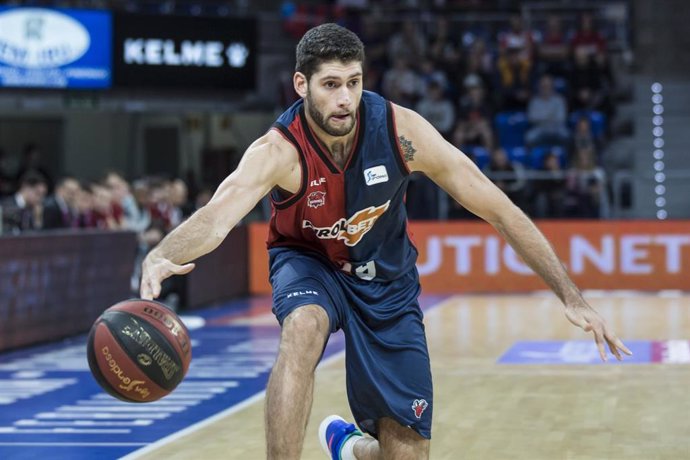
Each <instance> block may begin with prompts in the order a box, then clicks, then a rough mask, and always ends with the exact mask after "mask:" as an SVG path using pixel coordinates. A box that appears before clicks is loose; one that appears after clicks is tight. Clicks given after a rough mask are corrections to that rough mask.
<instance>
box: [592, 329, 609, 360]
mask: <svg viewBox="0 0 690 460" xmlns="http://www.w3.org/2000/svg"><path fill="white" fill-rule="evenodd" d="M594 341H595V342H596V343H597V348H598V349H599V356H600V357H601V360H602V361H606V360H607V358H606V347H605V346H604V338H603V334H602V331H601V330H600V329H594Z"/></svg>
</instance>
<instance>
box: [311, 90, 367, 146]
mask: <svg viewBox="0 0 690 460" xmlns="http://www.w3.org/2000/svg"><path fill="white" fill-rule="evenodd" d="M307 110H309V116H310V117H311V119H312V120H314V122H315V123H316V125H317V126H318V127H319V128H321V129H322V130H323V131H325V132H326V134H328V135H329V136H334V137H340V136H346V135H348V134H350V132H352V129H353V128H354V127H355V119H354V116H353V115H351V114H350V115H348V117H349V121H350V122H349V123H343V124H342V125H341V126H331V125H329V124H328V120H327V119H326V116H325V115H324V114H323V113H321V112H319V109H317V108H316V103H315V102H314V100H313V99H312V97H311V92H310V91H307Z"/></svg>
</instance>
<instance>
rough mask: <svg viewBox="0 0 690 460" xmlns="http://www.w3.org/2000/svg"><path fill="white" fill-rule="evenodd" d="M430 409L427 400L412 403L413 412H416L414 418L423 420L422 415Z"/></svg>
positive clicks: (416, 400)
mask: <svg viewBox="0 0 690 460" xmlns="http://www.w3.org/2000/svg"><path fill="white" fill-rule="evenodd" d="M427 407H429V403H428V402H426V399H415V400H414V401H412V410H413V411H414V416H415V417H417V418H422V414H423V413H424V411H425V410H426V408H427Z"/></svg>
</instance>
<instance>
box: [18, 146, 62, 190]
mask: <svg viewBox="0 0 690 460" xmlns="http://www.w3.org/2000/svg"><path fill="white" fill-rule="evenodd" d="M29 171H33V172H36V173H38V174H40V175H41V176H43V178H44V181H45V185H46V186H47V188H48V190H50V191H52V190H53V178H52V176H51V175H50V173H49V172H48V170H47V169H46V168H45V167H44V166H43V164H42V163H41V149H40V148H39V147H38V145H36V144H33V143H28V144H26V145H25V146H24V150H23V151H22V158H21V161H20V163H19V168H18V169H17V174H16V176H15V177H16V182H17V183H19V182H20V181H21V178H22V177H24V175H25V174H26V173H27V172H29Z"/></svg>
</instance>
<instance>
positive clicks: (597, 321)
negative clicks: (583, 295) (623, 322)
mask: <svg viewBox="0 0 690 460" xmlns="http://www.w3.org/2000/svg"><path fill="white" fill-rule="evenodd" d="M565 316H566V318H568V320H569V321H570V322H571V323H573V324H574V325H575V326H578V327H581V328H582V329H584V331H585V332H590V331H591V332H592V333H594V341H595V342H596V343H597V347H598V348H599V356H601V360H602V361H606V346H605V345H604V342H606V344H608V346H609V350H611V353H613V355H614V356H615V357H616V359H618V361H620V360H621V359H622V357H621V351H622V352H623V353H625V354H626V355H628V356H632V352H631V351H630V350H628V348H627V347H626V346H625V345H623V342H621V340H620V339H619V338H618V337H616V334H614V332H613V331H612V330H611V329H610V328H609V326H608V325H607V324H606V321H604V318H602V317H601V315H600V314H599V313H597V311H596V310H595V309H593V308H592V307H590V306H589V305H587V303H585V302H582V303H578V304H576V305H566V307H565Z"/></svg>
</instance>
